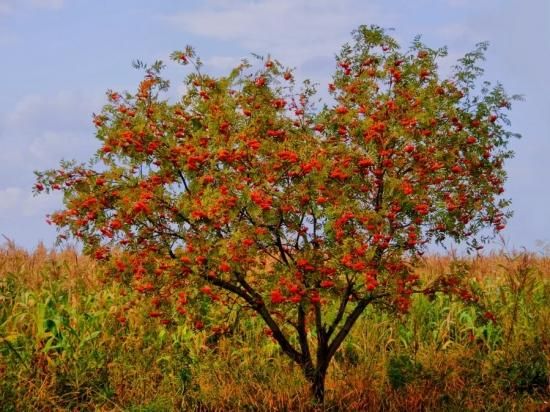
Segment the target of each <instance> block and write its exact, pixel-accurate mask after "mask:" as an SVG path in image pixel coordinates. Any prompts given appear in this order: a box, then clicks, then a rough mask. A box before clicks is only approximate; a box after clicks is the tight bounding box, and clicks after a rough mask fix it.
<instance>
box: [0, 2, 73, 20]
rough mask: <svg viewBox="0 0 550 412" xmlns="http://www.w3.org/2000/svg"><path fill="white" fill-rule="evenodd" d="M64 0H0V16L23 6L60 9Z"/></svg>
mask: <svg viewBox="0 0 550 412" xmlns="http://www.w3.org/2000/svg"><path fill="white" fill-rule="evenodd" d="M64 4H65V1H64V0H0V16H1V15H9V14H13V13H15V12H16V11H18V10H21V9H23V8H31V9H35V8H36V9H60V8H62V7H63V6H64Z"/></svg>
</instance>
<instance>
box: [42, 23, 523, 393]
mask: <svg viewBox="0 0 550 412" xmlns="http://www.w3.org/2000/svg"><path fill="white" fill-rule="evenodd" d="M353 39H354V41H353V43H352V44H351V45H345V46H344V47H343V48H342V51H341V52H340V54H339V55H338V56H337V68H336V72H335V74H334V77H333V82H332V83H331V84H330V85H329V91H330V93H331V95H332V98H333V100H334V104H333V105H330V106H328V105H325V106H323V107H322V108H316V107H315V105H314V102H315V100H314V94H315V90H314V88H313V87H312V85H311V84H309V83H308V82H305V83H304V84H303V86H302V87H301V88H299V89H298V90H297V87H296V85H295V82H294V78H293V73H292V71H291V70H288V69H286V68H285V67H283V66H282V65H281V64H280V63H279V62H277V61H275V60H272V59H267V60H264V61H263V64H262V67H260V68H257V69H256V70H255V69H254V67H253V66H252V65H250V64H249V63H247V62H243V64H241V65H240V66H239V67H237V68H236V69H234V70H233V71H232V72H231V73H230V74H229V75H228V76H226V77H219V78H215V77H212V76H208V75H206V74H204V73H202V72H201V64H200V60H199V59H198V58H196V56H195V52H194V51H193V49H191V48H187V49H186V50H185V51H182V52H175V53H174V54H173V55H172V58H173V59H174V60H176V61H178V62H179V63H181V64H183V65H188V64H191V65H193V66H194V68H195V70H194V72H193V73H191V74H189V75H188V76H187V78H186V82H185V92H184V95H183V97H182V98H181V99H180V100H179V101H177V102H175V103H171V102H169V101H167V100H162V99H161V98H160V92H162V91H163V90H165V89H166V88H167V87H168V83H167V82H166V81H165V80H163V79H162V78H161V77H160V71H161V69H162V63H160V62H158V63H156V64H154V65H152V66H151V67H148V66H145V65H143V64H141V63H140V64H138V66H141V67H144V68H145V71H146V76H145V78H144V80H143V81H142V82H141V83H140V85H139V88H138V90H137V92H136V93H134V94H130V93H124V94H119V93H116V92H109V94H108V96H109V101H110V102H109V104H107V105H106V106H105V107H104V108H103V110H102V112H101V113H100V114H98V115H96V116H95V117H94V122H95V124H96V126H97V133H96V136H97V138H98V139H99V140H100V141H101V144H102V146H101V148H100V149H99V150H98V152H97V154H96V156H95V158H94V159H93V161H92V162H91V163H90V164H89V165H78V164H75V163H70V162H65V163H62V165H61V168H60V169H58V170H51V171H47V172H44V173H38V183H37V185H36V189H37V190H38V191H41V190H44V189H46V190H50V189H60V190H62V191H63V192H64V202H65V207H66V208H65V209H64V210H62V211H59V212H56V213H54V214H53V215H52V216H51V217H50V220H51V222H53V223H54V224H56V225H57V226H59V227H60V228H61V229H62V233H61V236H67V235H73V236H76V237H77V238H79V239H80V240H81V241H82V242H83V244H84V245H85V250H86V252H88V253H90V254H91V255H93V256H94V257H95V258H96V259H98V260H102V261H106V262H108V263H109V264H110V265H111V266H112V274H113V276H115V277H117V278H120V279H121V280H123V281H125V282H127V283H128V284H131V285H132V286H133V287H134V288H135V289H136V290H137V291H139V292H141V293H144V294H150V295H151V296H152V304H153V306H154V308H153V310H152V311H151V312H150V314H149V315H150V316H151V317H154V318H159V319H160V320H161V322H163V323H165V324H167V323H170V322H172V321H173V318H174V316H175V315H174V313H173V312H172V311H171V308H172V307H173V305H174V304H175V305H176V308H177V311H178V312H179V313H180V314H181V315H183V316H187V317H188V318H189V320H191V321H193V322H194V324H195V327H196V328H198V329H200V328H202V327H203V326H204V321H203V320H202V319H201V311H202V312H204V310H203V309H202V308H203V307H204V304H205V303H204V302H205V299H206V300H209V301H214V302H217V303H219V304H220V305H221V306H222V307H224V308H226V309H227V311H231V310H233V309H234V308H235V307H237V306H242V307H244V308H245V312H244V313H256V314H258V315H259V316H260V317H261V318H262V319H263V320H264V322H265V323H266V325H267V328H268V329H267V333H268V334H269V335H271V336H273V338H274V339H275V340H276V341H277V342H278V343H279V345H280V347H281V348H282V350H283V351H284V352H285V353H286V354H287V355H288V356H290V358H291V359H293V360H294V361H295V362H296V363H297V364H299V365H300V366H301V367H302V369H303V371H304V373H305V376H306V377H307V379H308V380H310V381H311V383H312V387H313V391H314V394H315V395H316V397H317V398H319V399H322V397H323V393H324V378H325V374H326V371H327V368H328V365H329V363H330V361H331V359H332V358H333V356H334V354H335V353H336V351H337V350H338V348H339V347H340V345H341V344H342V342H343V341H344V339H345V338H346V336H347V335H348V334H349V332H350V330H351V328H352V327H353V325H354V323H355V322H356V321H357V319H358V318H359V316H360V315H361V314H362V313H363V311H364V310H365V308H366V307H367V306H368V305H369V304H375V305H378V306H379V307H384V308H386V309H388V310H390V311H395V312H407V311H408V310H409V306H410V297H411V294H413V293H415V292H422V293H425V294H427V295H433V294H434V293H435V292H437V291H444V292H449V293H456V294H459V295H460V296H461V297H462V298H463V299H464V300H467V301H472V302H475V301H476V297H475V296H474V294H473V293H472V292H471V291H470V290H469V289H468V288H466V287H465V286H463V285H461V284H460V282H459V279H456V278H454V277H444V276H442V277H439V278H437V279H434V280H433V281H432V282H431V283H430V284H428V285H424V286H422V287H421V286H420V285H419V282H418V275H417V274H415V273H414V270H413V264H414V262H415V259H416V258H417V257H418V256H419V255H421V254H422V253H423V252H424V250H425V246H426V244H428V243H429V242H430V241H434V240H435V241H443V240H444V239H445V238H446V237H451V238H453V239H455V240H457V241H467V242H468V244H469V246H470V247H471V248H479V247H481V243H482V242H483V240H484V239H485V238H484V237H483V234H484V233H485V234H489V235H490V232H489V233H487V232H483V231H482V229H484V228H486V227H489V226H491V227H492V228H493V229H494V231H499V230H501V229H503V228H504V224H505V219H506V217H507V216H508V212H507V211H506V207H507V205H508V201H506V200H504V199H501V198H500V197H499V195H500V194H501V193H502V192H503V183H504V180H505V172H504V170H503V161H504V160H505V159H506V158H507V157H509V156H511V152H510V151H509V150H508V149H507V143H508V140H509V138H510V137H511V136H512V134H511V133H510V132H509V131H508V130H507V127H506V126H507V119H506V116H505V111H506V110H507V109H509V107H510V100H511V99H512V98H510V97H508V96H507V95H506V94H505V92H504V91H503V89H502V87H501V86H500V85H497V86H496V87H491V86H490V85H489V84H487V83H483V84H479V82H478V77H479V75H481V73H482V69H481V68H480V67H478V62H479V61H480V60H481V59H482V58H483V52H484V50H485V47H486V45H484V44H481V45H479V47H478V48H477V49H476V50H475V51H474V52H472V53H469V54H467V55H466V56H465V57H464V58H462V59H461V60H460V61H459V63H458V65H457V67H456V68H455V72H454V74H453V75H452V77H451V78H450V79H442V78H440V76H439V74H438V68H437V60H438V59H439V58H441V57H443V56H444V55H445V50H444V49H438V50H433V49H430V48H428V47H426V46H425V45H423V44H422V43H421V42H420V40H419V39H415V40H414V42H413V43H412V45H411V47H410V48H409V49H408V50H406V51H402V50H401V49H400V48H399V46H398V44H397V43H396V41H395V40H394V39H393V38H391V37H390V36H389V35H387V34H386V33H385V32H384V31H383V30H381V29H379V28H377V27H364V26H362V27H360V28H359V29H358V30H357V31H355V32H354V37H353ZM478 89H479V90H478ZM332 302H335V303H336V305H337V307H338V310H336V311H335V312H334V313H330V314H329V313H328V311H327V310H325V309H324V308H325V307H327V305H326V303H332ZM312 332H314V333H312ZM312 353H313V355H312Z"/></svg>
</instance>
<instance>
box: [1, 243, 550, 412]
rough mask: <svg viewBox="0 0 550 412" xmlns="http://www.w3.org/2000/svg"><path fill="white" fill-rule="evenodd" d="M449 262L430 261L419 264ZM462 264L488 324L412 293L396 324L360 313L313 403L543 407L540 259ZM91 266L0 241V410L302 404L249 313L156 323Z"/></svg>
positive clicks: (546, 320)
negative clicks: (218, 321) (218, 324)
mask: <svg viewBox="0 0 550 412" xmlns="http://www.w3.org/2000/svg"><path fill="white" fill-rule="evenodd" d="M453 262H454V263H453ZM451 264H456V262H455V261H454V259H452V258H451V257H449V256H444V257H442V256H432V257H428V258H426V259H425V261H424V263H423V265H422V266H421V267H419V268H418V272H419V274H420V275H421V277H422V278H424V279H429V278H431V277H434V276H436V275H438V274H441V273H444V272H447V271H449V270H450V265H451ZM461 264H463V265H465V266H464V267H465V269H466V270H467V276H468V278H469V281H471V282H475V283H476V284H477V285H478V287H479V288H480V291H481V293H482V295H483V303H484V304H485V305H486V306H487V308H490V310H491V311H492V313H494V315H495V318H496V322H492V321H490V320H487V319H484V318H483V316H480V315H479V313H478V312H476V310H475V308H473V307H468V306H465V305H464V304H463V303H461V302H459V301H458V300H456V299H451V298H449V297H446V296H436V297H435V299H433V301H429V300H428V298H426V297H424V296H420V295H419V296H416V297H415V299H414V304H413V306H412V309H411V313H410V315H409V316H407V317H402V318H400V317H396V316H392V315H388V314H384V313H382V312H378V311H375V310H373V309H371V310H368V311H367V313H365V315H364V316H363V317H362V318H361V319H360V321H359V322H358V324H357V325H356V327H355V328H354V329H353V331H352V333H351V335H350V336H349V337H348V339H347V341H346V342H345V343H344V344H343V346H342V348H341V349H340V351H339V352H338V353H337V355H336V357H335V360H334V362H333V364H332V366H331V368H330V369H329V374H328V377H327V400H326V406H325V408H326V410H334V411H337V410H341V411H348V410H366V411H370V410H374V411H376V410H388V411H394V410H395V411H397V410H402V411H417V410H432V411H453V410H460V411H465V410H473V411H475V410H486V411H498V410H506V411H524V410H526V411H530V410H533V411H544V410H550V386H549V383H550V382H549V377H550V366H549V361H550V258H548V257H542V256H535V255H529V254H511V255H504V254H500V255H491V256H488V257H483V258H470V259H469V260H464V261H462V262H461ZM99 272H100V269H99V268H98V266H97V265H96V263H94V262H92V261H90V260H89V259H87V258H86V257H84V256H81V255H79V254H78V253H76V252H75V251H73V250H70V249H67V250H64V251H61V252H54V251H48V250H46V249H45V248H44V247H38V248H37V249H36V250H34V251H33V252H27V251H25V250H22V249H19V248H17V247H15V246H14V245H13V244H11V243H9V242H8V243H7V244H5V245H4V246H3V247H2V248H0V405H1V406H0V409H1V410H2V411H57V410H71V411H74V410H81V411H84V410H86V411H87V410H100V411H111V410H128V411H171V410H182V411H187V410H220V411H227V410H289V411H295V410H296V411H299V410H311V409H312V406H311V404H310V403H309V402H310V401H309V393H308V387H307V385H306V383H305V381H304V379H303V377H302V375H301V372H300V370H298V369H297V368H296V367H294V366H293V365H292V364H291V363H290V362H289V360H288V359H287V358H286V357H285V356H284V355H283V354H281V352H280V351H279V348H278V346H277V344H276V343H274V341H273V340H272V339H271V338H270V337H268V336H266V334H265V333H264V326H263V325H262V323H261V322H260V320H259V319H255V318H249V317H242V318H240V319H239V320H238V321H233V322H232V323H231V329H230V330H229V332H228V333H225V334H221V333H218V334H215V333H213V332H212V330H211V329H210V328H205V329H203V330H200V331H198V330H196V329H195V328H193V327H192V325H187V324H184V323H183V322H182V323H177V322H174V323H172V324H170V325H167V326H163V325H159V322H158V320H157V319H151V318H149V317H148V316H147V314H148V306H147V305H145V304H142V303H145V302H142V299H143V297H142V296H141V295H138V294H136V295H134V294H132V293H131V292H127V291H126V290H125V289H123V288H122V286H120V285H118V284H112V283H110V282H108V281H106V280H102V277H101V276H99V275H98V273H99ZM122 314H123V316H124V319H122V318H121V316H122Z"/></svg>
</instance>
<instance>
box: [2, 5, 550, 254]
mask: <svg viewBox="0 0 550 412" xmlns="http://www.w3.org/2000/svg"><path fill="white" fill-rule="evenodd" d="M359 24H377V25H380V26H382V27H386V28H389V27H393V28H395V31H394V35H395V36H396V37H397V38H398V39H399V40H400V41H401V43H402V45H407V44H408V42H409V41H410V40H411V39H412V38H413V36H414V35H416V34H421V35H422V36H423V40H424V41H425V42H426V43H427V44H428V45H430V46H432V47H439V46H443V45H447V46H448V47H449V58H448V59H447V61H445V62H443V63H442V69H443V70H447V69H448V68H449V67H450V66H451V64H452V61H453V60H456V58H458V57H460V56H461V55H462V54H463V53H465V52H467V51H469V50H471V49H472V48H473V47H474V45H475V43H477V42H479V41H484V40H488V41H489V42H490V44H491V45H490V49H489V52H488V54H487V58H488V60H487V62H486V65H485V67H486V77H487V78H488V79H489V80H492V81H495V80H500V81H502V83H503V84H504V86H505V88H506V89H507V91H508V92H510V93H519V94H523V95H525V98H526V100H525V102H521V103H517V104H516V105H515V107H514V108H513V110H512V113H511V120H512V126H513V130H514V131H517V132H519V133H521V134H522V135H523V138H522V139H521V140H517V141H514V142H513V149H514V150H515V151H516V157H515V158H514V159H513V160H511V161H510V162H509V163H508V165H507V169H508V171H509V180H508V183H507V185H506V190H507V194H508V196H509V197H511V198H512V200H513V209H514V211H515V216H514V217H513V218H512V220H511V221H510V223H509V225H508V227H507V229H506V230H505V231H504V233H503V235H504V238H505V239H506V240H507V242H508V245H509V247H511V248H519V247H526V248H528V249H531V250H537V249H538V248H539V246H537V241H543V242H550V215H549V213H548V210H549V209H550V208H549V206H548V205H549V204H550V184H549V181H550V167H549V161H548V158H549V156H550V82H549V81H548V75H547V71H548V67H549V66H550V2H548V1H546V0H484V1H479V0H477V1H474V0H437V1H436V0H414V1H413V0H408V1H405V0H396V1H391V2H389V1H383V0H376V1H375V0H339V1H332V0H309V1H308V0H233V1H230V0H205V1H194V0H190V1H172V0H164V1H157V2H152V1H141V0H132V1H130V0H118V1H105V0H104V1H100V0H94V1H92V0H0V54H1V56H2V65H1V69H0V70H1V71H0V73H1V77H0V79H1V80H0V86H1V90H2V91H1V93H0V234H4V235H6V236H7V237H9V238H10V239H13V240H15V242H16V243H17V244H19V245H21V246H25V247H28V248H32V247H34V246H35V245H36V244H37V243H38V242H39V241H44V242H45V243H46V245H51V244H52V243H53V240H54V237H55V231H54V229H53V228H51V227H49V226H48V225H47V224H46V223H45V218H44V215H45V214H46V213H48V212H51V211H52V210H54V209H56V208H59V207H60V205H61V203H60V198H59V197H55V196H40V197H37V198H33V196H32V194H31V187H32V185H33V182H34V175H33V170H36V169H44V168H50V167H55V166H56V165H57V164H58V161H59V160H60V159H61V158H67V159H70V158H76V159H78V160H87V159H88V158H89V157H90V155H91V154H92V152H93V151H94V150H95V148H96V147H97V143H96V141H95V139H94V134H93V128H92V125H91V115H92V113H93V112H98V111H99V110H100V109H101V106H102V104H103V103H104V101H105V99H104V92H105V91H106V90H107V89H110V88H111V89H115V90H124V89H129V90H133V89H134V88H135V87H136V85H137V83H138V81H139V78H140V73H139V72H137V71H135V70H134V69H132V68H131V62H132V61H133V60H135V59H140V60H143V61H146V62H151V61H153V60H156V59H164V60H168V59H167V57H168V55H169V53H170V52H171V51H173V50H176V49H182V48H183V47H184V46H185V45H186V44H191V45H193V46H194V47H195V48H196V49H197V51H198V53H199V54H200V56H201V57H202V59H203V60H204V61H205V63H206V69H207V70H208V71H210V72H212V73H215V74H222V73H224V71H226V70H228V69H229V68H230V67H232V65H234V64H235V63H236V62H238V61H239V60H240V59H241V58H243V57H249V56H250V53H251V52H254V53H258V54H262V55H266V54H268V53H270V54H272V55H273V56H274V57H276V58H277V59H279V60H281V61H282V62H283V63H284V64H287V65H290V66H294V67H296V69H297V76H298V77H299V78H302V79H304V78H310V79H313V80H314V81H317V82H319V83H321V85H322V86H321V87H320V88H321V89H323V88H324V84H326V83H327V82H328V80H329V76H330V74H331V72H332V70H333V68H334V57H333V56H334V54H335V53H336V52H337V51H338V50H339V48H340V46H341V45H342V44H343V43H344V42H346V41H348V40H349V39H350V35H349V34H350V32H351V31H352V30H353V29H354V28H356V27H357V26H358V25H359ZM166 73H167V75H168V77H169V78H171V79H172V80H173V87H174V90H175V91H177V88H178V79H183V75H184V73H183V72H181V68H179V67H174V66H169V68H168V70H167V72H166Z"/></svg>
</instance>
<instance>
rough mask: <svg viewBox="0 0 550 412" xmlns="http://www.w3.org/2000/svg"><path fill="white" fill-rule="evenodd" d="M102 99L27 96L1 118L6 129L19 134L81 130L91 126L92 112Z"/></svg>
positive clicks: (81, 95)
mask: <svg viewBox="0 0 550 412" xmlns="http://www.w3.org/2000/svg"><path fill="white" fill-rule="evenodd" d="M102 101H103V99H102V98H101V97H100V96H99V95H89V94H84V93H79V92H67V91H65V92H59V93H57V94H55V95H50V96H48V95H28V96H24V97H23V98H21V99H20V100H19V101H18V102H17V103H16V104H15V106H14V108H13V110H12V111H11V112H10V113H8V114H7V115H6V116H5V117H4V124H5V126H4V127H6V128H9V129H11V130H12V131H17V132H18V133H19V134H21V133H23V132H27V133H28V132H37V131H44V130H59V129H63V130H74V129H78V130H82V129H83V128H87V127H88V126H89V125H90V124H91V121H92V120H91V119H92V117H91V116H92V113H93V112H94V111H98V109H100V107H101V102H102Z"/></svg>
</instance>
